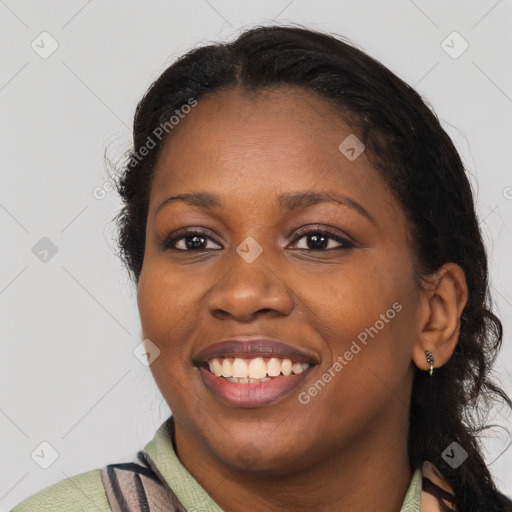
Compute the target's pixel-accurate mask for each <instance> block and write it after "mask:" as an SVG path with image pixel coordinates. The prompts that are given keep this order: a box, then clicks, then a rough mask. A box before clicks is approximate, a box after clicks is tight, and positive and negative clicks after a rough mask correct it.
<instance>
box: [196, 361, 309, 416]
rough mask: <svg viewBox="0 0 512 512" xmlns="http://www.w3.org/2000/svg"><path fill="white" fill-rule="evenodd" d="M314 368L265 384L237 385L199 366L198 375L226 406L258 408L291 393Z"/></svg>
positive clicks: (274, 379) (276, 378) (271, 380)
mask: <svg viewBox="0 0 512 512" xmlns="http://www.w3.org/2000/svg"><path fill="white" fill-rule="evenodd" d="M313 368H314V366H313V365H312V366H310V367H309V368H308V369H307V370H304V371H303V372H301V373H298V374H291V375H287V376H284V375H282V376H281V377H275V378H272V379H270V380H267V381H265V382H253V383H247V384H239V383H238V382H230V381H229V380H226V379H224V378H223V377H217V376H216V375H214V374H213V373H211V372H210V371H208V370H207V369H206V368H204V367H202V366H200V367H199V374H200V375H201V378H202V380H203V382H204V384H205V385H206V387H208V388H209V389H210V390H211V391H213V392H214V394H215V395H217V396H218V397H219V398H220V399H221V400H223V401H224V402H225V403H226V404H227V405H232V406H236V407H259V406H262V405H270V404H272V403H274V402H277V401H278V400H279V399H281V398H283V397H284V396H286V395H288V394H289V393H291V392H292V391H293V390H294V389H295V388H297V387H298V386H299V384H300V383H301V382H302V381H303V380H304V379H305V378H306V376H307V375H308V374H309V373H310V371H311V370H312V369H313Z"/></svg>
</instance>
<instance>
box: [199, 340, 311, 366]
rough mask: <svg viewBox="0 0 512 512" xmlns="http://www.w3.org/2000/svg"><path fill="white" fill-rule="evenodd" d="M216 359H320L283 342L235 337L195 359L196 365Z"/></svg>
mask: <svg viewBox="0 0 512 512" xmlns="http://www.w3.org/2000/svg"><path fill="white" fill-rule="evenodd" d="M214 357H233V358H235V357H240V358H245V359H252V358H254V357H266V358H271V357H277V358H280V359H291V360H292V362H297V363H310V364H318V359H317V357H315V356H314V355H313V354H310V353H309V354H308V353H307V352H305V351H302V350H299V349H298V348H295V347H293V346H291V345H288V344H286V343H284V342H282V341H277V340H273V339H270V338H265V337H260V336H258V337H248V336H241V337H233V338H229V339H226V340H223V341H220V342H218V343H214V344H213V345H209V346H208V347H206V348H204V349H202V350H201V351H199V352H198V353H197V354H196V355H195V356H194V357H193V362H194V364H196V365H197V364H201V363H206V362H208V361H209V360H210V359H213V358H214Z"/></svg>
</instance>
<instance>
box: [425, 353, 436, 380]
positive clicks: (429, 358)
mask: <svg viewBox="0 0 512 512" xmlns="http://www.w3.org/2000/svg"><path fill="white" fill-rule="evenodd" d="M425 356H426V357H427V363H428V365H429V366H430V375H432V373H433V372H434V356H433V355H432V352H430V350H425Z"/></svg>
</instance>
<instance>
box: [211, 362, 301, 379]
mask: <svg viewBox="0 0 512 512" xmlns="http://www.w3.org/2000/svg"><path fill="white" fill-rule="evenodd" d="M208 365H209V367H210V371H211V372H212V373H214V374H215V375H216V376H217V377H236V378H241V379H247V378H249V379H263V378H264V377H277V376H278V375H280V374H281V373H282V374H283V375H290V374H291V373H301V372H303V371H304V370H306V369H307V368H308V367H309V363H292V362H291V360H290V359H279V358H277V357H272V358H270V359H268V358H265V359H264V358H263V357H256V358H254V359H242V358H240V357H235V358H232V357H227V358H225V359H220V358H217V357H215V358H213V359H210V360H209V361H208Z"/></svg>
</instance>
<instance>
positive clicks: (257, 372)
mask: <svg viewBox="0 0 512 512" xmlns="http://www.w3.org/2000/svg"><path fill="white" fill-rule="evenodd" d="M317 364H318V359H317V358H316V357H315V356H312V355H308V354H306V353H304V352H301V351H299V350H298V349H296V348H294V347H291V346H289V345H286V344H283V343H281V342H277V341H275V340H268V339H261V338H260V339H257V340H248V339H242V340H240V339H239V340H227V341H224V342H221V343H217V344H214V345H211V346H210V347H207V348H206V349H205V350H203V351H202V352H200V353H199V354H198V355H197V356H196V357H195V358H194V366H195V367H196V368H198V371H199V374H200V376H201V379H202V381H203V383H204V384H205V386H206V387H207V388H208V389H209V390H210V391H211V392H213V394H214V395H215V396H216V397H217V398H219V399H220V400H221V401H222V402H223V403H225V404H226V405H230V406H237V407H259V406H263V405H270V404H272V403H274V402H276V401H278V400H281V399H282V398H284V397H285V396H287V395H289V394H291V393H292V392H293V390H294V389H296V388H297V387H298V386H299V385H300V383H301V382H302V381H303V380H304V379H305V378H306V376H307V375H309V373H310V372H311V371H312V369H313V368H314V367H315V366H316V365H317Z"/></svg>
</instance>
